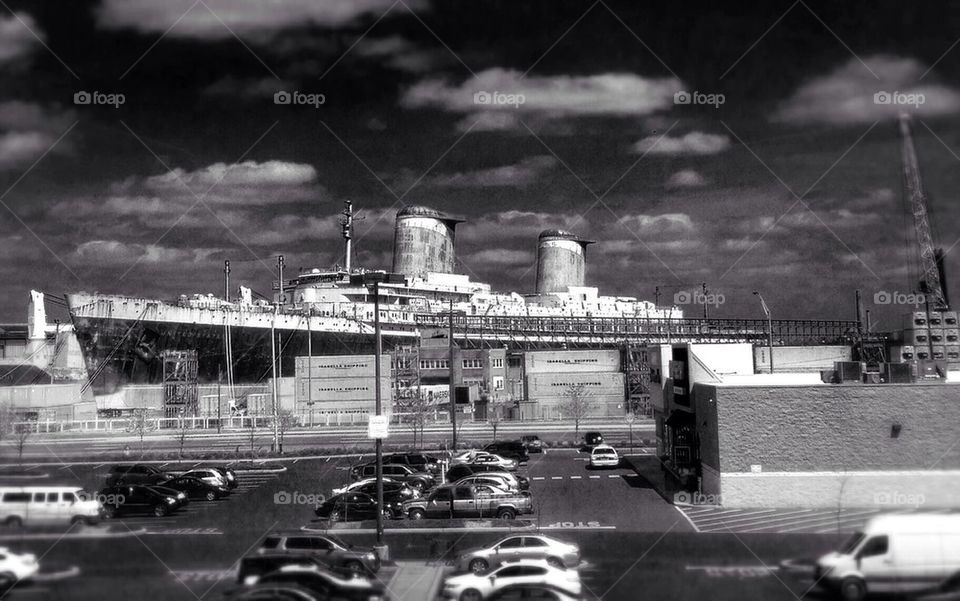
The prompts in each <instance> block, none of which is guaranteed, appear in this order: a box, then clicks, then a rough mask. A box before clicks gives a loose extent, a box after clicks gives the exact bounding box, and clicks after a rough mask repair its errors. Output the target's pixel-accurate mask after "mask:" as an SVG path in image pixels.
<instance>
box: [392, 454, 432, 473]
mask: <svg viewBox="0 0 960 601" xmlns="http://www.w3.org/2000/svg"><path fill="white" fill-rule="evenodd" d="M383 463H384V464H388V463H389V464H393V465H406V466H409V467H411V468H413V469H414V470H416V471H418V472H429V473H431V474H436V473H439V472H440V462H439V461H438V460H437V458H436V457H430V456H429V455H424V454H423V453H393V454H392V455H385V456H384V457H383Z"/></svg>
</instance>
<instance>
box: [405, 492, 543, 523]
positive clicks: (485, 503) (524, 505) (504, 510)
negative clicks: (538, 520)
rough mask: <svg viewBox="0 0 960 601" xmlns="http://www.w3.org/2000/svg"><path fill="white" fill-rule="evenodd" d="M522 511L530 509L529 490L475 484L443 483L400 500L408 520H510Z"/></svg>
mask: <svg viewBox="0 0 960 601" xmlns="http://www.w3.org/2000/svg"><path fill="white" fill-rule="evenodd" d="M525 513H533V501H532V500H531V498H530V493H527V492H521V493H518V494H509V495H492V494H487V493H485V492H483V490H482V489H481V487H477V486H462V485H461V486H455V485H445V486H441V487H439V488H437V489H436V490H434V491H433V492H432V493H431V494H430V495H429V496H427V497H423V498H421V499H413V500H410V501H406V502H404V504H403V514H404V515H405V516H406V517H408V518H409V519H411V520H422V519H424V518H478V517H479V518H484V517H489V518H492V517H496V518H500V519H504V520H512V519H513V518H515V517H517V516H518V515H520V514H525Z"/></svg>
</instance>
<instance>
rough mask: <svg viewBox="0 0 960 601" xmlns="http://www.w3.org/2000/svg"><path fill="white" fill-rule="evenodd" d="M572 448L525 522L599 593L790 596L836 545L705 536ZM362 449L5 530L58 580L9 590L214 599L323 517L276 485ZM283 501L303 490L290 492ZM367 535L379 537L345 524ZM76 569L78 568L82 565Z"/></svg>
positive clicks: (430, 544)
mask: <svg viewBox="0 0 960 601" xmlns="http://www.w3.org/2000/svg"><path fill="white" fill-rule="evenodd" d="M583 459H584V457H583V456H582V455H581V454H579V453H577V452H572V451H551V452H548V453H546V454H544V455H541V456H534V458H533V459H532V460H531V462H530V465H529V466H528V467H527V468H525V469H526V471H527V472H528V475H529V476H530V477H531V480H532V483H531V490H532V493H533V496H534V499H535V505H536V507H537V514H536V515H535V516H532V517H531V518H530V519H531V520H532V522H533V523H535V524H539V526H540V527H541V528H543V529H544V530H545V531H546V532H548V533H549V534H550V535H552V536H556V537H558V538H562V539H566V540H570V541H573V542H577V543H578V544H580V546H581V549H582V552H583V555H584V557H585V559H586V561H587V565H585V566H584V567H583V568H582V570H581V575H582V578H583V580H584V583H585V585H586V588H587V589H588V591H590V595H591V598H593V599H604V600H611V601H612V600H619V599H622V600H624V601H627V600H630V601H633V600H635V599H639V598H660V599H711V600H727V599H729V600H731V601H733V600H741V599H764V600H771V601H777V600H780V599H783V600H784V601H796V600H797V598H798V596H800V595H801V594H802V593H803V592H804V589H805V587H806V586H809V583H808V582H806V583H805V582H803V581H802V580H796V581H795V579H793V578H791V577H788V576H787V575H785V574H781V573H779V572H778V571H777V570H776V569H768V568H775V567H776V566H777V564H778V563H779V562H780V561H781V560H783V559H786V558H791V557H800V556H809V555H813V554H816V553H819V552H823V551H826V550H828V549H829V548H830V547H831V545H833V544H836V542H837V539H838V536H837V535H825V534H821V535H807V534H802V535H788V536H787V535H776V534H741V535H737V534H730V533H725V534H724V533H712V534H705V533H697V532H696V531H695V530H694V528H693V526H692V525H691V523H690V521H688V520H687V519H686V518H685V517H684V515H682V514H681V512H680V511H679V510H678V509H677V508H676V507H674V506H672V505H669V504H667V503H666V502H665V501H664V500H663V499H661V497H660V496H659V495H658V494H657V493H656V492H655V491H654V490H653V489H652V488H650V487H649V485H648V484H647V483H646V481H645V480H643V479H642V478H640V477H639V476H636V475H635V474H633V473H632V472H630V471H628V470H622V469H617V470H609V471H603V472H593V471H590V470H588V469H587V467H586V462H585V461H583ZM356 461H357V459H355V458H339V459H330V460H323V459H319V460H317V459H310V460H300V461H297V462H295V463H294V462H287V463H286V464H285V465H286V467H287V469H286V471H283V472H280V473H257V474H252V473H246V474H241V487H240V489H238V491H237V492H236V493H235V494H234V495H232V496H231V497H230V498H228V499H225V500H222V501H218V502H213V503H199V502H194V503H193V504H191V505H190V506H189V507H188V508H187V509H186V510H185V511H182V512H180V513H178V514H174V515H173V516H169V517H167V518H152V517H149V518H131V519H124V520H122V521H119V520H118V521H114V522H111V523H110V524H109V525H106V526H97V527H92V528H91V527H77V528H75V529H73V530H71V531H69V532H67V533H66V534H64V533H63V530H62V529H61V530H59V531H38V530H30V531H17V532H14V531H11V530H6V529H3V530H0V545H5V546H8V547H10V548H13V549H20V550H29V551H31V552H33V553H36V554H37V555H38V557H40V558H41V559H40V563H41V567H42V572H44V573H46V574H49V575H51V576H53V577H54V578H57V577H61V576H62V579H59V580H48V581H42V582H38V583H35V584H33V585H30V586H27V587H22V588H18V589H16V590H14V591H13V592H12V593H11V594H10V595H8V596H7V597H6V598H8V599H20V598H22V599H51V600H59V599H64V600H67V599H69V600H74V599H94V598H96V599H102V600H104V601H112V600H114V599H116V600H120V599H123V600H129V599H138V598H148V599H151V600H153V599H158V600H167V599H170V600H174V599H176V600H183V599H187V600H190V599H219V598H221V595H222V593H223V591H225V590H227V589H229V587H230V586H232V578H233V570H234V569H235V568H234V564H235V562H236V561H237V560H238V559H239V558H240V557H241V556H243V555H244V554H245V553H247V552H248V551H249V550H250V549H251V548H255V546H256V545H257V544H258V542H259V541H260V540H261V538H262V537H263V535H264V534H266V533H267V532H269V531H271V530H274V529H281V528H300V527H302V526H313V527H320V526H322V524H318V523H316V522H314V521H313V514H312V506H309V505H296V504H283V503H276V502H275V499H276V497H275V495H276V494H277V493H279V492H281V491H286V492H287V493H294V492H298V493H301V494H303V495H311V494H313V495H319V494H327V495H329V494H330V491H331V489H332V488H333V487H334V486H338V485H340V484H343V483H345V482H347V481H348V480H349V476H348V471H347V470H348V469H349V466H350V465H352V464H353V463H355V462H356ZM105 469H106V467H105V466H96V465H68V466H61V467H60V469H55V470H51V474H52V479H55V480H57V481H62V482H69V483H79V484H81V485H83V486H86V487H88V488H93V487H96V486H99V484H100V482H102V478H103V476H104V475H105V471H104V470H105ZM288 498H297V497H296V495H292V494H288ZM389 525H390V523H389V522H388V530H387V535H386V542H387V543H388V544H389V545H390V552H391V555H392V557H393V558H395V559H401V560H427V559H431V556H432V557H433V558H437V556H438V555H440V554H442V553H445V552H449V553H456V552H459V551H462V550H464V549H466V548H468V547H470V546H474V545H477V544H484V543H488V542H492V541H494V540H496V539H498V538H499V537H501V536H503V533H499V532H485V531H483V530H482V529H476V528H475V529H472V530H470V531H467V532H460V531H458V532H443V531H436V532H424V533H417V534H412V533H408V532H403V531H399V530H390V529H389ZM338 535H339V536H340V537H341V538H342V539H343V540H345V541H347V542H350V543H354V544H369V543H371V542H372V540H373V536H372V535H371V534H364V533H351V532H350V531H348V530H340V531H338ZM73 568H76V569H78V570H79V573H78V574H75V572H76V570H75V569H73Z"/></svg>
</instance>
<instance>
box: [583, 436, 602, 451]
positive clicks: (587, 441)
mask: <svg viewBox="0 0 960 601" xmlns="http://www.w3.org/2000/svg"><path fill="white" fill-rule="evenodd" d="M602 443H603V434H601V433H599V432H585V433H584V434H583V444H584V446H586V447H587V448H588V449H592V448H593V447H595V446H597V445H598V444H602Z"/></svg>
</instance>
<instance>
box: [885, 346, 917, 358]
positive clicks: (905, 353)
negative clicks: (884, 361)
mask: <svg viewBox="0 0 960 601" xmlns="http://www.w3.org/2000/svg"><path fill="white" fill-rule="evenodd" d="M916 354H917V347H915V346H913V345H898V346H891V347H890V361H891V362H897V361H912V360H914V359H916Z"/></svg>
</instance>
